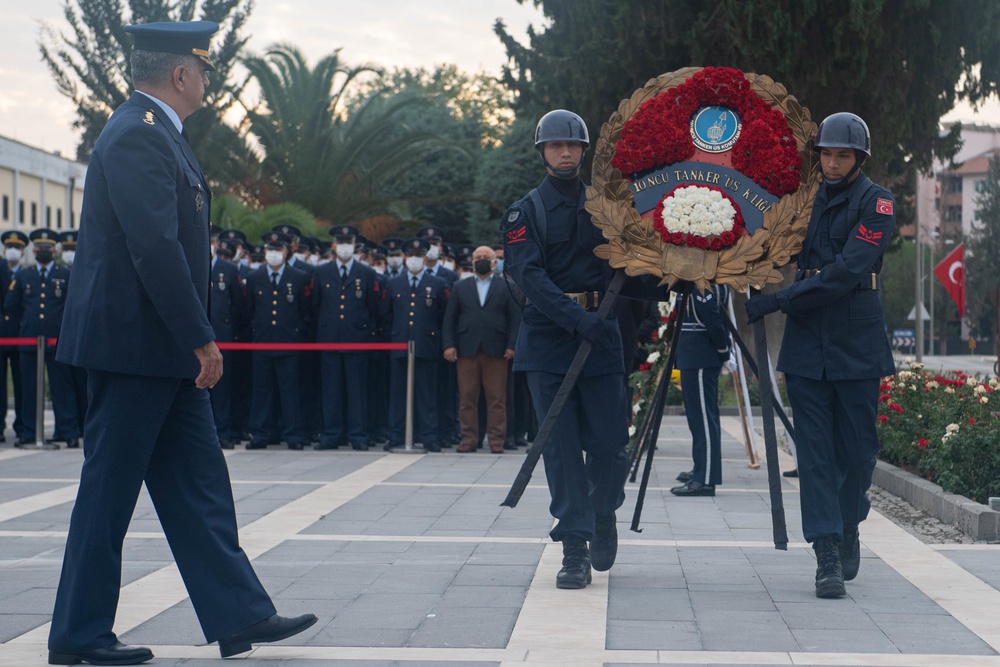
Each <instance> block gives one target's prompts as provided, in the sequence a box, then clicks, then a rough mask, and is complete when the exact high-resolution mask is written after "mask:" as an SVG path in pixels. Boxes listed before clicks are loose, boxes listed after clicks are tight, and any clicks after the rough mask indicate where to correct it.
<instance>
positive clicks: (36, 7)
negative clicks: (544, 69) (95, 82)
mask: <svg viewBox="0 0 1000 667" xmlns="http://www.w3.org/2000/svg"><path fill="white" fill-rule="evenodd" d="M62 7H63V0H27V1H23V0H22V1H21V2H15V0H3V2H2V4H0V26H2V27H0V31H2V36H3V37H2V39H0V135H3V136H6V137H10V138H12V139H16V140H18V141H21V142H23V143H26V144H30V145H32V146H36V147H38V148H42V149H44V150H50V151H55V150H59V151H62V153H63V155H66V156H73V155H75V152H76V144H77V140H78V138H77V137H78V134H77V133H76V132H74V131H73V129H72V127H71V124H72V122H73V117H74V114H73V110H74V107H73V104H72V102H70V101H69V100H68V99H67V98H65V97H63V96H62V95H60V94H59V93H58V92H57V91H56V87H55V83H54V82H53V80H52V76H51V74H50V73H49V71H48V70H47V69H46V67H45V65H44V64H43V63H42V61H41V57H40V56H39V53H38V35H39V29H40V26H41V23H42V21H47V22H48V23H50V24H51V25H54V26H55V27H56V28H58V29H62V30H65V28H66V25H67V24H66V22H65V19H63V16H62ZM497 18H502V19H503V20H504V22H505V23H506V25H507V28H508V30H509V31H511V32H512V34H515V35H517V36H518V38H519V39H521V40H522V41H524V35H525V31H526V29H527V27H528V25H529V24H534V25H535V26H536V28H539V27H541V26H542V25H543V17H542V15H541V12H540V11H539V10H537V9H535V7H534V5H533V3H532V2H531V1H530V0H527V1H526V2H525V3H524V4H523V5H522V4H518V3H517V2H516V0H450V1H445V0H382V2H378V3H375V2H360V1H359V0H256V3H255V7H254V9H253V12H252V13H251V15H250V21H249V26H248V30H247V32H248V33H249V34H250V36H251V37H250V42H249V44H248V47H249V49H250V50H252V51H256V52H261V51H263V50H264V49H266V48H267V47H268V46H270V45H271V44H274V43H276V42H287V43H291V44H294V45H295V46H297V47H298V48H299V49H301V50H302V52H303V53H304V54H305V55H306V57H307V58H309V60H310V62H312V63H315V62H316V61H317V60H318V59H319V58H322V57H323V56H325V55H328V54H329V53H331V52H332V51H333V50H335V49H337V48H340V47H342V48H343V50H342V51H341V57H342V58H343V59H344V60H345V61H346V62H347V63H349V64H361V63H366V62H372V63H376V64H379V65H382V66H384V67H386V68H392V67H420V66H423V67H428V68H430V67H433V66H434V65H437V64H441V63H446V62H447V63H454V64H456V65H458V66H459V67H461V68H462V69H464V70H466V71H469V72H478V71H485V72H487V73H491V74H499V72H500V67H501V66H502V65H503V64H504V62H505V60H506V56H505V53H504V49H503V46H502V45H501V44H500V40H499V39H498V38H497V37H496V35H494V34H493V22H494V20H495V19H497ZM653 74H658V73H651V76H652V75H653ZM629 94H631V91H625V90H623V91H622V97H625V96H627V95H629ZM945 119H951V120H964V121H976V122H981V123H990V124H1000V104H998V103H997V102H996V101H993V102H991V103H990V104H988V105H987V106H986V107H985V108H984V109H982V110H980V112H979V113H973V112H972V111H971V110H970V109H967V108H959V109H956V110H954V111H953V112H951V113H949V114H948V115H947V116H945Z"/></svg>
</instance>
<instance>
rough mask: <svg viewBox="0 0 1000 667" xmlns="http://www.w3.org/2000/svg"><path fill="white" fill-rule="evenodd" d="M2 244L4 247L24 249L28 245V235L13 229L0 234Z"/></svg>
mask: <svg viewBox="0 0 1000 667" xmlns="http://www.w3.org/2000/svg"><path fill="white" fill-rule="evenodd" d="M0 243H3V244H4V245H19V246H21V247H24V246H26V245H28V235H27V234H25V233H24V232H19V231H17V230H16V229H11V230H9V231H6V232H4V233H3V234H0Z"/></svg>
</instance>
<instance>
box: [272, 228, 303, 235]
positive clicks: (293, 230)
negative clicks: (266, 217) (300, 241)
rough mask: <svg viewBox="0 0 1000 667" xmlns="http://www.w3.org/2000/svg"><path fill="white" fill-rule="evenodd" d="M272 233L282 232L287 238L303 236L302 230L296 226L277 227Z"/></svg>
mask: <svg viewBox="0 0 1000 667" xmlns="http://www.w3.org/2000/svg"><path fill="white" fill-rule="evenodd" d="M271 231H274V232H281V233H282V234H286V235H287V236H294V237H295V238H299V237H300V236H302V230H300V229H299V228H298V227H296V226H295V225H275V226H274V227H272V228H271Z"/></svg>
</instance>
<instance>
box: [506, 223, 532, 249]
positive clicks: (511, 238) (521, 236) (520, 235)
mask: <svg viewBox="0 0 1000 667" xmlns="http://www.w3.org/2000/svg"><path fill="white" fill-rule="evenodd" d="M527 240H528V228H527V227H525V226H524V225H521V226H520V227H518V228H517V229H512V230H510V231H509V232H507V245H513V244H515V243H521V242H522V241H527Z"/></svg>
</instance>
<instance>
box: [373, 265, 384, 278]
mask: <svg viewBox="0 0 1000 667" xmlns="http://www.w3.org/2000/svg"><path fill="white" fill-rule="evenodd" d="M372 268H373V269H375V273H377V274H379V275H380V276H382V275H385V267H384V266H373V267H372Z"/></svg>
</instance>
